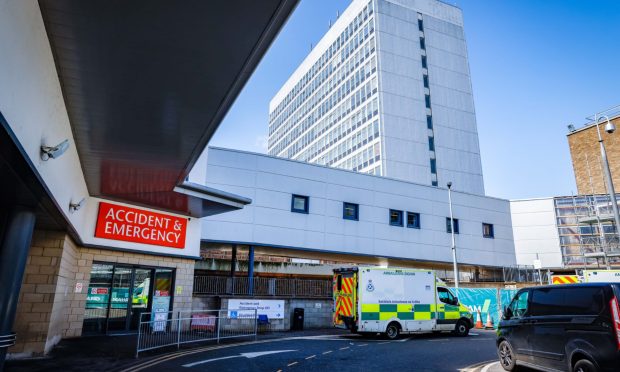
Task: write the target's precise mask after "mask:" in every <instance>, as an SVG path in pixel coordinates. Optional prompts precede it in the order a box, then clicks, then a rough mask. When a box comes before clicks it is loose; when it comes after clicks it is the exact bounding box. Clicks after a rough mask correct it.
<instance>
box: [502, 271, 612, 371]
mask: <svg viewBox="0 0 620 372" xmlns="http://www.w3.org/2000/svg"><path fill="white" fill-rule="evenodd" d="M619 299H620V284H616V283H581V284H569V285H553V286H542V287H533V288H524V289H521V290H520V291H519V292H517V293H516V294H515V296H514V298H513V299H512V301H511V303H510V305H509V306H508V307H506V308H504V315H503V318H502V320H501V321H500V323H499V328H498V330H497V350H498V356H499V361H500V365H501V366H502V367H503V368H504V369H505V370H506V371H512V370H513V369H514V368H515V366H516V365H525V366H529V367H533V368H537V369H542V370H549V371H556V370H557V371H578V372H590V371H620V304H619Z"/></svg>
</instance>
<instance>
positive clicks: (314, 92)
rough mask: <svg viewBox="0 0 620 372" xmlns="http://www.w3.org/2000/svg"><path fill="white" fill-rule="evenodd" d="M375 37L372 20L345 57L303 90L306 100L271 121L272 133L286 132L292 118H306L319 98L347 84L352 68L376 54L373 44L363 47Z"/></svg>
mask: <svg viewBox="0 0 620 372" xmlns="http://www.w3.org/2000/svg"><path fill="white" fill-rule="evenodd" d="M373 35H374V22H373V21H372V20H370V21H369V22H368V23H366V25H365V26H364V28H363V30H360V31H359V33H358V34H357V35H356V36H355V37H354V38H353V40H351V41H350V42H349V47H347V48H346V50H345V51H344V52H343V53H338V55H337V56H336V58H334V59H333V60H332V61H330V63H329V64H327V65H326V66H325V68H324V69H323V70H322V71H321V73H320V74H319V76H317V77H316V79H315V80H313V82H312V84H311V85H310V86H308V87H307V88H306V89H304V91H303V92H302V93H303V96H300V97H298V99H296V102H295V105H291V106H289V107H287V108H286V109H285V110H284V112H282V113H280V114H279V115H277V116H275V117H274V119H273V120H270V121H269V127H270V128H269V131H270V133H275V132H276V131H277V130H279V129H280V127H282V126H283V125H284V130H283V131H286V130H287V129H286V128H287V127H288V126H289V124H290V120H289V119H290V118H291V117H294V118H295V117H299V116H300V115H303V112H307V111H308V107H312V106H315V105H316V104H317V103H318V102H317V100H320V98H322V97H324V96H325V95H326V94H327V93H328V92H330V91H331V90H333V89H332V88H333V86H334V85H337V83H336V81H338V82H339V81H341V80H344V79H345V76H346V75H348V74H349V73H350V72H351V70H352V68H355V67H357V66H359V65H360V63H361V61H362V60H363V59H364V58H367V57H368V55H369V54H370V53H372V52H374V41H373V42H371V43H366V44H364V42H365V41H366V40H368V39H374V36H373ZM356 51H357V52H356ZM300 113H301V114H300ZM287 122H288V123H287ZM285 124H286V125H285ZM283 131H280V132H283Z"/></svg>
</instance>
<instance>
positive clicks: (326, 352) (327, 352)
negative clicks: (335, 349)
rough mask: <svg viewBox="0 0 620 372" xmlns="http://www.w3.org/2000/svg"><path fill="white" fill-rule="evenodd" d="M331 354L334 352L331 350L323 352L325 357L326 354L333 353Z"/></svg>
mask: <svg viewBox="0 0 620 372" xmlns="http://www.w3.org/2000/svg"><path fill="white" fill-rule="evenodd" d="M331 352H332V351H331V350H327V351H325V352H323V355H325V354H329V353H331Z"/></svg>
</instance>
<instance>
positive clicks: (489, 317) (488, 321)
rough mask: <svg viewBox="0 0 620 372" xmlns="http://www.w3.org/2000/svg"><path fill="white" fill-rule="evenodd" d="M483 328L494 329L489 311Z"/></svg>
mask: <svg viewBox="0 0 620 372" xmlns="http://www.w3.org/2000/svg"><path fill="white" fill-rule="evenodd" d="M484 328H486V329H494V328H495V326H494V325H493V318H491V313H490V312H487V324H485V325H484Z"/></svg>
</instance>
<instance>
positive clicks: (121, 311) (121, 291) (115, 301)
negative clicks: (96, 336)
mask: <svg viewBox="0 0 620 372" xmlns="http://www.w3.org/2000/svg"><path fill="white" fill-rule="evenodd" d="M132 271H133V269H131V268H128V267H120V266H116V267H115V268H114V276H113V278H112V298H111V301H110V315H109V316H108V331H125V330H127V319H128V317H127V314H129V311H128V310H129V289H130V288H131V280H132V276H133V275H132V274H133V273H132Z"/></svg>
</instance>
